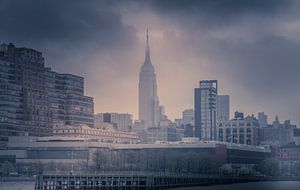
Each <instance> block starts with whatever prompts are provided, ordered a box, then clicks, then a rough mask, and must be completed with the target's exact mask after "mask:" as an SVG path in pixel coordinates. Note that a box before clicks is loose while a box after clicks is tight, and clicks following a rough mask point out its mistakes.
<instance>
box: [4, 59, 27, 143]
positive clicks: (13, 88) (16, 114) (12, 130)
mask: <svg viewBox="0 0 300 190" xmlns="http://www.w3.org/2000/svg"><path fill="white" fill-rule="evenodd" d="M14 73H15V65H14V64H13V63H11V62H8V61H4V60H1V59H0V126H1V127H0V142H1V141H3V142H5V141H7V140H8V138H7V137H8V136H12V135H18V134H20V131H23V132H24V131H25V127H24V118H23V117H24V114H23V98H22V87H21V85H18V84H16V83H15V75H14ZM21 134H22V133H21ZM0 146H1V145H0Z"/></svg>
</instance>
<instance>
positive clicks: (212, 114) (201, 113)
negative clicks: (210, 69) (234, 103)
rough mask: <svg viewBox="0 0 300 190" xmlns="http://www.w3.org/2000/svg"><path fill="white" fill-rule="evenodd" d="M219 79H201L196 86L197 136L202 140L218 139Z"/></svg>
mask: <svg viewBox="0 0 300 190" xmlns="http://www.w3.org/2000/svg"><path fill="white" fill-rule="evenodd" d="M217 95H218V81H217V80H204V81H200V87H199V88H195V94H194V106H195V137H199V139H201V140H216V127H217V124H216V120H217Z"/></svg>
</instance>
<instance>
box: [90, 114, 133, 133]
mask: <svg viewBox="0 0 300 190" xmlns="http://www.w3.org/2000/svg"><path fill="white" fill-rule="evenodd" d="M105 123H111V124H113V125H114V126H115V128H116V129H117V130H119V131H125V132H128V131H131V130H132V126H133V121H132V115H131V114H128V113H98V114H96V115H95V126H96V127H97V128H102V127H101V126H103V125H105Z"/></svg>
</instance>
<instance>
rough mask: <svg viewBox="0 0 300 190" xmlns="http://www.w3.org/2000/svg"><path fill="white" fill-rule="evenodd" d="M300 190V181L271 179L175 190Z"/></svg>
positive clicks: (177, 189)
mask: <svg viewBox="0 0 300 190" xmlns="http://www.w3.org/2000/svg"><path fill="white" fill-rule="evenodd" d="M196 189H201V190H232V189H233V190H299V189H300V181H271V182H252V183H236V184H230V185H214V186H206V187H203V186H202V187H185V188H175V189H174V190H196Z"/></svg>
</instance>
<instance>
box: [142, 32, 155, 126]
mask: <svg viewBox="0 0 300 190" xmlns="http://www.w3.org/2000/svg"><path fill="white" fill-rule="evenodd" d="M146 37H147V44H146V55H145V61H144V64H143V65H142V67H141V71H140V75H139V120H141V121H143V122H144V127H145V128H149V127H157V125H158V122H159V100H158V96H157V84H156V74H155V71H154V67H153V65H152V62H151V58H150V47H149V33H148V29H147V36H146Z"/></svg>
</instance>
